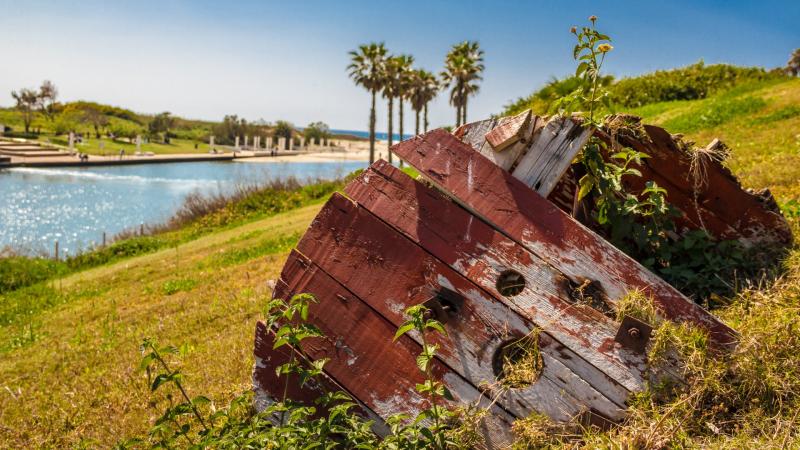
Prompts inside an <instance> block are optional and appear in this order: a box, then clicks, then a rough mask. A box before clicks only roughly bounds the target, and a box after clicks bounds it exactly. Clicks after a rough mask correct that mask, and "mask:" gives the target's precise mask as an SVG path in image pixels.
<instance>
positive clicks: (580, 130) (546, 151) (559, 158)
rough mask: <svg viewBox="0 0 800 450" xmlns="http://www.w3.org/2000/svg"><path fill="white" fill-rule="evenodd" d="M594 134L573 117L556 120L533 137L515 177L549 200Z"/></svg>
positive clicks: (520, 161)
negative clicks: (573, 161) (551, 193)
mask: <svg viewBox="0 0 800 450" xmlns="http://www.w3.org/2000/svg"><path fill="white" fill-rule="evenodd" d="M591 134H592V133H591V129H589V128H586V127H584V126H583V125H582V124H581V123H580V122H578V121H576V120H574V119H572V118H569V117H553V118H551V119H550V120H548V121H547V124H546V125H545V126H544V127H543V128H541V129H539V130H537V132H536V133H535V134H534V135H533V136H532V137H531V141H530V144H529V148H528V151H527V152H525V154H524V155H522V157H521V158H520V159H519V161H518V163H517V166H516V168H514V170H513V171H512V172H511V174H512V175H513V176H514V178H516V179H518V180H520V181H522V182H523V183H525V184H526V185H527V186H529V187H530V188H531V189H533V190H534V191H536V192H538V193H539V194H540V195H542V196H544V197H547V196H548V195H550V192H552V191H553V188H555V186H556V184H557V183H558V181H559V180H560V179H561V177H562V176H563V175H564V172H566V171H567V169H568V168H569V166H570V164H571V163H572V160H573V159H574V158H575V155H577V154H578V152H579V151H580V150H581V148H583V146H584V144H586V142H587V141H588V140H589V137H590V136H591Z"/></svg>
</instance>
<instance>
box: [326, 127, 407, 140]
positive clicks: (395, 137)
mask: <svg viewBox="0 0 800 450" xmlns="http://www.w3.org/2000/svg"><path fill="white" fill-rule="evenodd" d="M331 133H333V134H350V135H353V136H358V137H362V138H364V139H369V131H355V130H331ZM403 135H404V136H405V138H406V139H408V138H410V137H413V136H414V135H413V134H405V133H403ZM392 136H393V137H392V140H393V141H395V142H399V141H400V133H392ZM375 138H376V139H378V140H379V141H386V140H388V139H389V133H381V132H377V131H376V132H375Z"/></svg>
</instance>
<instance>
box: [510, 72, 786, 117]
mask: <svg viewBox="0 0 800 450" xmlns="http://www.w3.org/2000/svg"><path fill="white" fill-rule="evenodd" d="M782 79H785V75H782V74H779V73H773V72H767V71H765V70H764V69H762V68H759V67H737V66H732V65H728V64H712V65H706V64H705V63H703V62H702V61H700V62H697V63H695V64H692V65H690V66H686V67H681V68H677V69H671V70H657V71H655V72H652V73H648V74H644V75H639V76H635V77H628V78H622V79H620V80H617V81H614V80H613V78H612V77H610V76H609V77H603V78H602V79H601V80H600V85H601V86H605V87H606V88H607V90H608V93H609V98H610V101H611V104H612V105H613V106H614V107H615V108H638V107H641V106H644V105H649V104H653V103H659V102H671V101H677V100H697V99H703V98H707V97H709V96H711V95H713V94H717V93H720V92H725V91H728V90H731V89H733V88H735V87H737V86H742V85H747V84H757V83H759V82H764V81H771V80H782ZM579 85H580V80H579V78H576V77H574V76H569V77H566V78H562V79H556V78H554V79H552V80H550V81H549V82H547V84H545V86H544V87H542V88H541V89H539V90H537V91H535V92H534V93H532V94H530V95H529V96H527V97H523V98H520V99H518V100H516V101H514V102H512V103H511V104H509V105H506V107H505V110H504V111H503V115H511V114H516V113H519V112H521V111H524V110H525V109H528V108H532V109H533V110H534V112H536V113H538V114H544V113H546V112H547V110H548V109H549V107H550V105H551V104H552V102H553V101H554V100H556V99H558V98H561V97H564V96H566V95H568V94H569V93H571V92H572V91H574V90H575V89H576V88H577V87H578V86H579Z"/></svg>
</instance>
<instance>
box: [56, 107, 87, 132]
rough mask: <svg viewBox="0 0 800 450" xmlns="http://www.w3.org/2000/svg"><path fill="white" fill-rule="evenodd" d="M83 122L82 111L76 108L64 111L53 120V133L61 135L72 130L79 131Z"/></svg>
mask: <svg viewBox="0 0 800 450" xmlns="http://www.w3.org/2000/svg"><path fill="white" fill-rule="evenodd" d="M81 122H83V117H82V115H81V113H80V112H78V111H75V110H68V111H64V112H62V113H60V114H59V115H58V116H56V118H55V120H53V123H52V130H53V134H55V135H56V136H60V135H62V134H67V133H69V132H70V131H77V130H78V125H79V124H80V123H81Z"/></svg>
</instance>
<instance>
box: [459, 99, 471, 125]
mask: <svg viewBox="0 0 800 450" xmlns="http://www.w3.org/2000/svg"><path fill="white" fill-rule="evenodd" d="M467 100H469V98H467V96H466V95H464V105H463V106H462V107H461V125H464V124H466V123H467Z"/></svg>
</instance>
